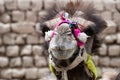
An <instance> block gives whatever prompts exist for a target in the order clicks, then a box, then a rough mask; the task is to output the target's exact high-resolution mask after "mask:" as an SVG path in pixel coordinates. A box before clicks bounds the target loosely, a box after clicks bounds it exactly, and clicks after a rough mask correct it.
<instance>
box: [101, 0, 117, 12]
mask: <svg viewBox="0 0 120 80" xmlns="http://www.w3.org/2000/svg"><path fill="white" fill-rule="evenodd" d="M103 5H104V7H105V10H109V11H112V12H114V11H116V5H115V1H114V0H109V1H106V0H103Z"/></svg>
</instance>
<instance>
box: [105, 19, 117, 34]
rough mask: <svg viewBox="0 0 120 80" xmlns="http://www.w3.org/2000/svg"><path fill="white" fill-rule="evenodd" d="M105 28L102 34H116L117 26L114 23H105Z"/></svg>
mask: <svg viewBox="0 0 120 80" xmlns="http://www.w3.org/2000/svg"><path fill="white" fill-rule="evenodd" d="M106 22H107V26H108V27H107V28H106V29H105V30H104V31H103V34H113V33H116V32H117V25H116V23H115V22H114V21H106Z"/></svg>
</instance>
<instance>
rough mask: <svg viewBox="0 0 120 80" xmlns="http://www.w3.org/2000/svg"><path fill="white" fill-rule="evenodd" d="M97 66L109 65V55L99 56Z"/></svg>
mask: <svg viewBox="0 0 120 80" xmlns="http://www.w3.org/2000/svg"><path fill="white" fill-rule="evenodd" d="M98 64H99V66H105V67H108V66H109V65H110V59H109V57H100V58H99V61H98Z"/></svg>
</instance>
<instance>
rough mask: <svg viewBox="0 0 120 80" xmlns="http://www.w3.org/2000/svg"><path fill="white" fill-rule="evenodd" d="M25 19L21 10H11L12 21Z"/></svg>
mask: <svg viewBox="0 0 120 80" xmlns="http://www.w3.org/2000/svg"><path fill="white" fill-rule="evenodd" d="M24 20H25V14H24V12H23V11H18V10H16V11H13V12H12V21H24Z"/></svg>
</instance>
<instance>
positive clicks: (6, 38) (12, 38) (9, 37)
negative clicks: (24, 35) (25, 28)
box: [3, 33, 17, 45]
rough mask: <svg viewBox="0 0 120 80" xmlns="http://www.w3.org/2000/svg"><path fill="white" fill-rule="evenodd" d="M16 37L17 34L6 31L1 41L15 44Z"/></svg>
mask: <svg viewBox="0 0 120 80" xmlns="http://www.w3.org/2000/svg"><path fill="white" fill-rule="evenodd" d="M16 37H17V34H15V33H7V34H5V35H4V36H3V43H4V44H8V45H13V44H15V38H16Z"/></svg>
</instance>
